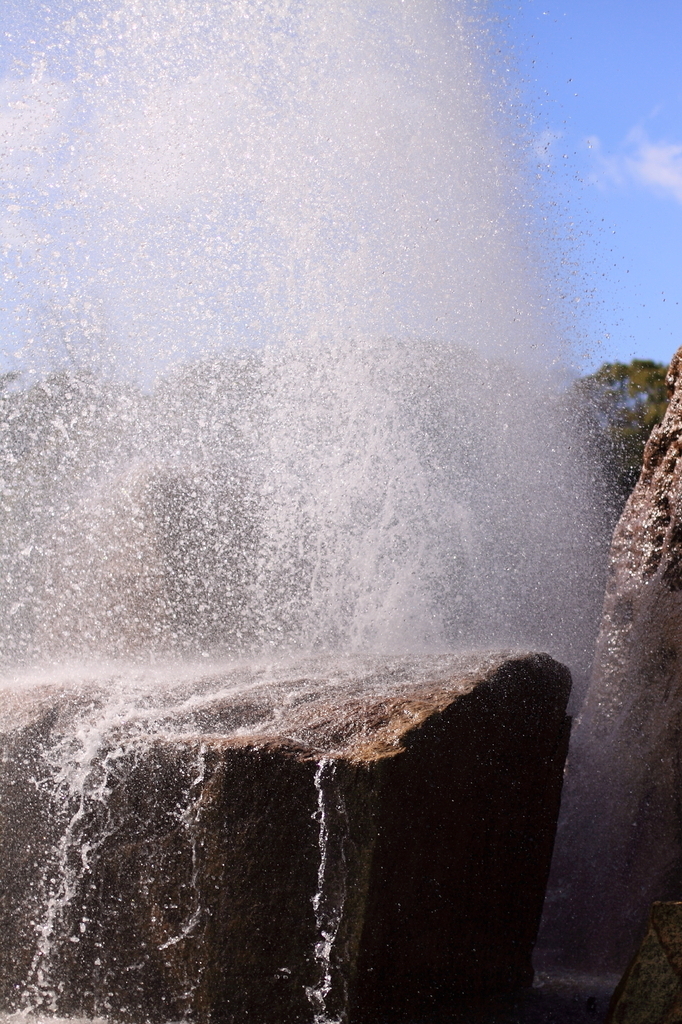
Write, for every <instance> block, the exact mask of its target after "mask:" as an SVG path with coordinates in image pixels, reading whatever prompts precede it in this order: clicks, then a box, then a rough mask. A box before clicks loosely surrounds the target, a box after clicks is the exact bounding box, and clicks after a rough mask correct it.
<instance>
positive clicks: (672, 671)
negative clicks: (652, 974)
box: [547, 349, 682, 970]
mask: <svg viewBox="0 0 682 1024" xmlns="http://www.w3.org/2000/svg"><path fill="white" fill-rule="evenodd" d="M667 385H668V392H669V395H670V402H669V406H668V411H667V413H666V416H665V418H664V420H663V422H662V423H661V424H660V425H659V426H657V427H654V429H653V432H652V434H651V437H650V439H649V441H648V443H647V446H646V449H645V453H644V466H643V469H642V473H641V476H640V479H639V482H638V483H637V486H636V487H635V489H634V491H633V493H632V495H631V496H630V498H629V500H628V502H627V505H626V507H625V510H624V512H623V514H622V516H621V519H620V521H619V523H618V525H617V527H616V530H615V532H614V535H613V541H612V545H611V554H610V565H609V575H608V581H607V587H606V595H605V599H604V609H603V617H602V623H601V630H600V634H599V639H598V643H597V650H596V656H595V661H594V667H593V672H592V678H591V683H590V688H589V692H588V695H587V700H586V703H585V706H584V708H583V710H582V712H581V715H580V717H579V719H578V722H577V724H576V728H575V730H574V734H575V735H574V741H575V742H574V745H573V749H572V753H571V759H570V764H569V772H568V784H567V792H566V810H565V814H564V815H563V819H564V820H563V822H562V833H561V841H560V843H559V847H558V850H557V863H556V867H555V870H554V872H553V874H554V881H553V889H554V898H555V900H556V906H555V907H554V909H553V910H551V912H550V915H549V916H550V918H551V919H552V920H550V922H549V924H548V928H547V940H548V941H549V942H550V943H552V942H554V943H555V944H556V943H558V944H559V945H560V946H561V945H563V948H562V949H560V950H559V956H561V957H563V958H564V960H566V959H568V960H569V962H573V963H574V964H575V965H579V966H586V965H589V966H590V967H593V968H594V967H602V968H606V969H621V970H622V969H623V968H624V967H625V964H626V963H627V962H628V959H629V958H630V956H631V955H632V953H633V951H634V949H635V947H636V945H637V943H638V941H639V939H640V937H641V935H642V934H643V931H644V928H645V926H646V921H647V916H648V913H649V907H650V905H651V903H652V902H653V901H654V900H674V899H679V898H680V897H681V896H682V803H681V801H680V794H681V793H682V741H681V736H682V458H681V455H682V349H681V350H679V351H678V352H677V353H676V355H675V357H674V358H673V360H672V363H671V365H670V369H669V372H668V376H667ZM559 929H561V930H563V932H564V934H563V936H561V937H559V936H558V935H557V932H558V930H559Z"/></svg>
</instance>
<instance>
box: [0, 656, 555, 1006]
mask: <svg viewBox="0 0 682 1024" xmlns="http://www.w3.org/2000/svg"><path fill="white" fill-rule="evenodd" d="M161 683H163V685H161ZM569 687H570V678H569V675H568V672H567V670H566V669H564V668H563V667H562V666H560V665H559V664H557V663H556V662H554V661H552V659H551V658H549V657H548V656H546V655H523V654H516V655H490V656H482V655H477V656H473V657H469V658H467V657H454V656H440V657H431V658H425V659H422V660H421V661H418V662H415V661H409V660H404V659H393V660H384V661H383V662H376V661H374V662H372V661H370V660H367V661H361V660H355V661H352V662H350V661H348V662H345V663H343V664H341V665H336V667H335V668H334V669H333V670H332V669H331V668H330V667H329V666H320V664H318V663H313V662H310V663H308V664H307V665H302V666H301V665H299V666H298V667H297V668H294V667H292V666H284V667H280V668H277V669H275V668H272V667H268V666H251V667H250V668H247V667H244V666H241V667H237V668H228V667H226V666H224V667H223V668H222V669H220V670H218V669H217V668H216V669H212V670H204V671H203V672H201V671H199V670H197V671H193V672H192V671H190V670H189V669H185V670H184V675H183V673H182V671H181V670H179V669H177V668H176V670H175V675H174V674H173V671H172V670H171V669H170V668H166V669H164V670H162V669H159V670H158V672H157V674H156V676H155V675H154V674H150V673H147V674H146V675H144V674H142V673H141V672H138V674H137V676H135V674H134V673H133V674H129V675H128V676H120V675H119V676H112V677H111V678H110V679H108V680H101V679H100V680H97V678H91V679H88V678H87V677H82V678H80V679H76V678H73V677H71V676H69V675H68V674H65V675H64V676H63V678H62V679H61V680H55V681H53V682H45V681H40V680H32V681H31V680H29V681H24V682H21V681H19V682H15V684H14V685H13V687H12V688H11V689H8V690H6V691H5V692H4V693H3V694H2V701H1V702H0V707H1V709H2V710H1V711H0V746H1V750H2V760H1V768H0V835H2V844H3V845H2V857H1V858H0V1001H1V1004H2V1007H3V1008H4V1009H5V1010H12V1009H16V1008H19V1007H34V1008H38V1009H42V1010H49V1011H51V1012H56V1013H59V1014H61V1015H65V1014H66V1015H78V1016H109V1017H112V1018H118V1019H123V1020H131V1021H132V1020H135V1021H139V1020H141V1019H145V1020H149V1021H173V1020H178V1019H185V1020H197V1021H219V1022H229V1024H243V1022H244V1021H249V1022H252V1024H294V1022H300V1024H309V1022H321V1021H350V1022H353V1024H354V1022H367V1024H369V1022H372V1024H376V1022H378V1021H380V1020H381V1019H383V1017H384V1016H389V1017H391V1018H392V1019H399V1018H401V1017H403V1016H404V1015H409V1014H411V1013H415V1012H417V1011H422V1010H424V1009H425V1008H427V1007H428V1006H430V1005H442V1004H447V1003H448V1002H451V1001H452V1000H453V999H455V998H456V997H458V996H460V995H462V994H463V993H471V992H476V991H481V990H493V989H501V990H504V989H512V988H515V987H518V986H522V985H528V984H529V983H530V982H531V979H532V968H531V962H530V957H531V951H532V948H533V943H534V940H535V936H536V932H537V926H538V922H539V918H540V913H541V909H542V902H543V896H544V889H545V884H546V879H547V874H548V870H549V862H550V858H551V853H552V845H553V840H554V830H555V825H556V818H557V814H558V807H559V798H560V790H561V781H562V771H563V763H564V758H565V751H566V746H567V742H568V720H567V719H566V717H565V706H566V701H567V698H568V691H569Z"/></svg>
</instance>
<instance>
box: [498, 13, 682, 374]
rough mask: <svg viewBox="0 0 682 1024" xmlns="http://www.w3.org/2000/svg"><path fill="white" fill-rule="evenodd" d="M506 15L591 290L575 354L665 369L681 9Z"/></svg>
mask: <svg viewBox="0 0 682 1024" xmlns="http://www.w3.org/2000/svg"><path fill="white" fill-rule="evenodd" d="M505 13H506V15H507V17H508V19H509V24H510V35H511V40H512V43H513V45H514V49H515V52H516V58H517V62H518V66H519V68H520V70H521V73H522V76H523V79H524V88H525V91H526V97H525V98H526V100H527V101H528V102H529V105H530V108H531V110H532V112H533V119H534V122H533V125H532V130H533V133H534V135H535V136H536V137H537V139H538V141H539V143H540V145H539V147H538V148H539V150H540V151H541V152H543V151H544V147H545V145H546V146H547V151H546V152H547V159H546V160H543V164H544V165H545V169H544V173H545V176H546V181H547V185H548V187H549V189H550V190H551V191H552V192H553V193H554V194H555V196H556V197H557V198H558V201H559V206H560V207H563V208H564V210H565V215H566V216H568V217H569V218H570V220H572V221H573V223H574V224H575V228H574V234H575V237H576V240H577V243H578V256H579V261H580V268H581V275H582V287H583V288H584V290H585V292H587V293H588V294H589V293H592V292H593V294H594V299H593V301H592V302H589V301H588V302H586V303H585V306H586V309H585V312H584V313H583V320H582V329H583V331H584V333H585V345H584V346H583V349H584V352H585V355H586V357H587V358H588V360H591V361H592V362H593V363H597V364H598V363H600V362H602V361H603V360H605V359H622V360H629V359H631V358H633V357H639V358H645V359H656V360H659V361H664V362H667V361H668V360H669V359H670V356H671V355H672V353H673V352H674V351H675V349H676V348H677V347H678V346H679V345H680V344H682V245H681V242H682V3H681V2H680V0H646V2H644V0H561V2H555V0H522V2H521V3H518V2H517V3H513V4H507V5H506V6H505Z"/></svg>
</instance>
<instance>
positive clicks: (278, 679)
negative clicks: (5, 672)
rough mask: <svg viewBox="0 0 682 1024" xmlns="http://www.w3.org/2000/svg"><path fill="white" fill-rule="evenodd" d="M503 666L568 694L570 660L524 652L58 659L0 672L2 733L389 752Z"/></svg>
mask: <svg viewBox="0 0 682 1024" xmlns="http://www.w3.org/2000/svg"><path fill="white" fill-rule="evenodd" d="M505 666H506V667H508V668H509V669H512V670H515V671H516V672H524V670H525V671H526V672H527V673H528V676H529V680H530V679H531V678H533V679H535V681H536V685H537V681H538V678H539V676H543V677H546V679H545V681H544V687H546V689H547V695H548V697H550V694H551V697H550V700H551V702H552V703H556V701H557V700H558V701H559V702H560V703H562V704H563V703H565V701H566V700H567V699H568V690H569V687H570V677H569V675H568V671H567V670H566V669H564V668H563V666H560V665H559V664H558V663H557V662H555V661H553V659H551V658H550V657H549V656H548V655H538V654H529V653H527V652H517V651H503V652H484V653H481V652H476V653H470V654H435V655H426V656H422V657H361V656H357V657H334V658H329V657H327V658H323V657H316V658H307V659H300V660H298V661H294V660H289V661H279V662H277V663H268V662H265V661H256V660H254V661H252V662H229V663H228V662H225V663H214V664H208V663H206V664H199V665H197V664H193V665H190V664H182V663H168V664H164V665H158V666H152V667H149V666H147V667H140V666H130V665H128V666H121V665H118V666H112V665H111V664H109V665H105V664H102V665H96V666H72V667H61V668H54V667H53V668H51V669H42V670H40V671H33V672H23V673H19V672H18V673H17V674H16V675H14V676H5V677H4V678H2V679H0V735H2V734H4V735H7V734H12V733H16V731H17V730H22V729H25V728H28V727H30V726H31V725H34V724H37V723H39V722H40V721H41V720H43V721H45V720H46V718H49V720H50V725H49V729H50V732H51V734H52V736H53V737H55V736H64V737H67V736H69V735H76V734H78V735H79V736H82V735H83V733H84V731H85V732H91V731H93V730H94V731H95V732H96V733H98V734H99V735H100V737H101V736H103V735H104V734H107V733H108V734H111V735H112V736H113V735H117V736H119V737H121V738H124V737H128V738H133V737H135V736H146V737H150V736H155V737H159V738H161V737H169V738H170V737H173V738H174V739H176V740H182V739H187V740H189V739H190V738H191V739H193V740H194V741H196V739H197V738H198V737H202V738H205V739H209V738H210V740H211V741H212V742H214V743H218V742H222V743H229V744H230V745H239V746H242V745H251V746H252V745H255V744H263V745H266V744H269V743H274V742H277V743H282V742H283V741H285V742H288V743H290V744H291V745H292V746H293V747H297V748H299V749H301V748H304V749H306V750H307V751H308V752H309V753H311V754H313V753H314V754H315V755H316V756H318V757H319V756H320V755H322V756H324V755H327V754H329V755H335V756H346V757H351V758H360V759H363V760H366V759H370V760H372V759H376V758H378V757H385V756H389V755H391V754H394V753H395V752H396V751H397V750H399V749H400V748H401V745H402V738H403V737H404V736H405V735H406V734H407V733H408V732H410V731H411V730H412V729H414V728H416V727H418V726H419V725H420V724H421V723H422V722H423V721H425V720H426V719H427V718H429V717H430V716H431V715H433V714H434V713H438V712H439V711H442V710H444V709H445V708H446V707H448V706H449V705H450V704H452V703H453V701H455V700H457V699H458V698H459V697H461V696H463V695H465V694H468V693H470V692H472V691H473V690H474V689H475V688H476V687H478V686H480V685H482V684H485V683H491V682H493V681H494V677H496V676H497V674H498V673H499V672H500V670H502V669H503V668H504V667H505ZM538 692H540V691H538Z"/></svg>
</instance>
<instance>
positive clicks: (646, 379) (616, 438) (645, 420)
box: [578, 359, 668, 500]
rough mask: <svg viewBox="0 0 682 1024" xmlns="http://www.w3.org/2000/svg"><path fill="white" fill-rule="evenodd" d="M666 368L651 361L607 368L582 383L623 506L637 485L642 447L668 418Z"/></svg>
mask: <svg viewBox="0 0 682 1024" xmlns="http://www.w3.org/2000/svg"><path fill="white" fill-rule="evenodd" d="M667 372H668V367H667V366H666V365H664V364H663V363H655V362H654V361H653V360H651V359H633V360H632V362H630V363H604V365H603V366H601V367H600V368H599V369H598V370H597V372H596V373H593V374H590V375H589V376H587V377H583V378H582V379H581V380H580V381H579V382H578V388H579V391H580V392H581V394H582V396H583V397H584V398H585V399H586V400H587V402H588V404H589V407H590V409H591V410H592V414H593V415H594V417H595V419H596V426H597V429H598V431H599V432H600V433H601V435H602V438H603V441H604V449H605V451H606V456H607V464H608V468H609V471H610V473H611V474H612V477H613V483H614V485H615V487H616V489H617V491H618V492H619V494H620V496H621V497H622V499H623V500H624V499H625V498H626V497H627V495H628V494H629V493H630V492H631V490H632V488H633V487H634V486H635V484H636V483H637V479H638V477H639V474H640V471H641V468H642V456H643V454H644V446H645V444H646V442H647V439H648V437H649V435H650V433H651V431H652V429H653V427H654V426H655V425H656V424H657V423H660V422H661V420H662V419H663V416H664V415H665V410H666V407H667V404H668V396H667V389H666V383H665V378H666V374H667Z"/></svg>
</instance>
